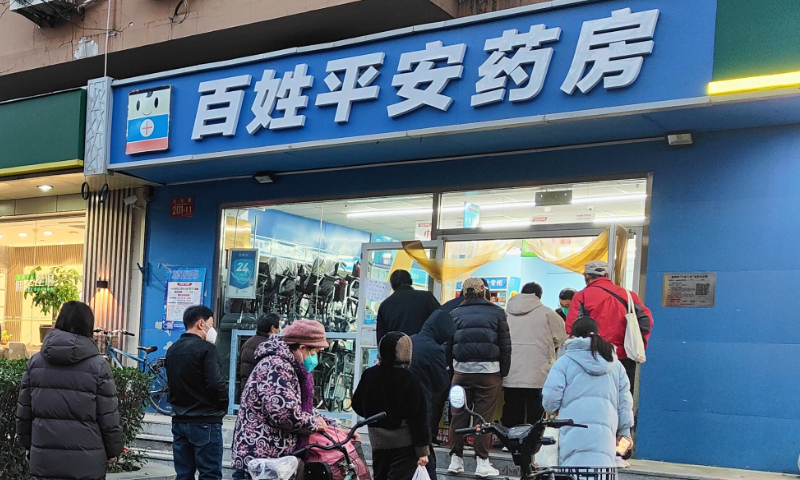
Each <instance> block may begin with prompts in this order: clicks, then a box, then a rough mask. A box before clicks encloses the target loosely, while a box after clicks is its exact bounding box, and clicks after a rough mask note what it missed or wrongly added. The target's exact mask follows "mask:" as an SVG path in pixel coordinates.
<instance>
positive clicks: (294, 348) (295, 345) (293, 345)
mask: <svg viewBox="0 0 800 480" xmlns="http://www.w3.org/2000/svg"><path fill="white" fill-rule="evenodd" d="M298 348H300V344H299V343H290V344H289V350H291V351H292V352H296V351H297V349H298Z"/></svg>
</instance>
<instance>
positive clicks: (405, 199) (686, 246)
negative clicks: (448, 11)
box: [88, 0, 800, 471]
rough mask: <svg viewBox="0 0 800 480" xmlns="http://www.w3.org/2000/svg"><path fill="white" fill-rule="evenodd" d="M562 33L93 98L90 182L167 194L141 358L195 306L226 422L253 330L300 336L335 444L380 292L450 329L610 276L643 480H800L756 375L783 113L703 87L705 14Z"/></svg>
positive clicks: (248, 70) (276, 67)
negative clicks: (629, 346) (219, 375)
mask: <svg viewBox="0 0 800 480" xmlns="http://www.w3.org/2000/svg"><path fill="white" fill-rule="evenodd" d="M559 5H560V6H559V7H552V6H551V5H550V4H549V3H546V4H542V5H538V6H531V7H525V8H521V9H514V10H509V11H507V12H502V13H497V14H490V15H486V16H479V17H474V18H468V19H460V20H455V21H452V22H444V23H441V24H435V25H424V26H420V27H415V28H407V29H403V30H399V31H392V32H386V33H384V34H380V35H374V36H369V37H364V38H358V39H353V40H348V41H343V42H337V43H334V44H329V45H320V46H314V47H304V48H299V49H290V50H286V51H280V52H274V53H269V54H265V55H261V56H257V57H249V58H244V59H241V60H237V61H232V62H225V63H221V64H213V65H201V66H197V67H193V68H187V69H183V70H180V71H174V72H164V73H163V74H158V75H152V76H148V77H143V78H133V79H124V80H111V79H99V80H97V81H96V82H94V83H93V85H94V86H95V88H90V90H89V92H90V97H91V96H92V95H96V96H100V97H103V96H105V98H107V99H109V100H113V101H109V102H107V103H108V104H112V103H113V105H114V106H115V108H114V109H113V111H108V112H106V116H105V117H104V121H105V122H107V125H109V126H108V127H107V129H106V134H107V135H109V138H108V144H109V145H110V149H109V151H108V156H107V158H106V161H105V162H104V164H103V165H95V166H94V167H93V169H92V171H89V172H88V173H93V174H102V173H105V172H108V171H113V172H124V173H126V174H129V175H133V176H136V177H139V178H142V179H145V180H147V181H150V182H154V183H156V184H159V185H161V186H158V187H156V188H155V192H154V199H153V201H152V202H151V203H150V204H149V205H148V215H147V233H146V236H147V248H146V252H145V262H144V265H142V271H143V272H144V293H143V298H142V311H143V320H142V332H141V342H142V344H145V345H156V346H158V347H159V348H160V349H165V348H169V346H170V345H171V344H172V343H173V342H175V341H176V340H177V338H178V337H179V336H180V334H181V333H182V330H183V327H182V325H181V322H180V319H181V313H182V311H183V308H185V306H186V305H189V304H193V303H199V302H202V303H205V304H206V305H209V306H210V307H212V308H213V309H214V311H215V313H216V316H215V318H216V319H217V322H218V324H219V330H220V337H219V340H218V345H217V346H218V349H219V352H220V357H221V359H222V361H223V369H224V370H225V371H226V374H227V375H228V376H229V381H230V390H231V393H232V399H233V402H232V403H234V404H235V403H238V402H236V397H237V393H238V392H237V385H236V384H237V381H236V360H237V358H236V357H237V355H238V348H239V345H240V344H241V342H243V341H244V340H245V339H246V338H247V336H248V335H252V333H253V332H252V330H253V329H254V321H255V318H257V317H258V316H259V315H261V314H263V313H268V312H275V313H278V314H280V315H281V316H282V318H283V319H284V321H285V322H286V323H290V322H292V321H293V320H295V319H297V318H312V319H316V320H318V321H320V322H321V323H323V324H324V326H325V328H326V331H327V332H329V333H328V338H329V341H330V342H331V345H332V346H331V348H330V349H329V350H328V351H326V352H324V354H323V355H322V358H321V364H320V366H319V367H318V368H317V369H316V370H315V382H316V391H315V403H316V404H317V406H318V407H319V408H321V409H325V410H327V411H328V412H329V413H330V414H331V415H334V416H339V417H341V418H351V416H352V413H351V409H350V395H351V392H352V389H353V385H354V384H355V383H357V381H358V376H359V374H360V372H361V370H362V369H363V368H366V367H368V366H369V365H371V364H373V363H374V362H375V361H376V355H375V333H374V322H375V314H376V311H377V307H378V305H379V304H380V302H381V301H382V300H383V299H385V298H386V297H387V296H388V295H389V294H391V288H390V287H389V286H388V283H387V279H388V276H389V274H390V273H391V272H392V271H393V270H396V269H398V268H403V269H407V270H409V271H410V272H411V274H412V278H413V280H414V286H415V288H419V289H427V290H430V291H431V292H433V294H434V295H435V296H436V297H437V298H438V299H439V300H440V301H441V302H442V303H444V302H445V301H447V300H450V299H452V298H454V297H455V296H456V295H457V294H458V292H459V291H460V284H461V282H462V281H463V280H464V279H465V278H467V277H469V276H480V277H482V278H485V279H486V280H487V282H489V286H490V290H491V292H492V301H494V302H496V303H497V304H498V305H501V306H503V305H505V302H506V301H507V300H508V298H510V297H512V296H513V295H516V294H517V293H518V292H519V290H520V288H521V286H522V285H524V284H525V283H527V282H531V281H536V282H537V283H540V284H541V285H542V286H543V287H544V297H543V301H544V303H545V304H547V305H549V306H550V307H553V308H557V307H558V305H559V301H558V293H559V292H560V291H561V290H562V289H564V288H575V289H580V288H582V287H583V283H582V282H583V279H582V276H581V275H580V274H579V273H578V272H580V271H581V270H580V269H581V267H582V265H583V264H584V263H586V261H588V260H591V259H597V258H603V259H607V260H608V261H609V262H610V263H611V264H613V270H614V280H615V281H616V282H617V283H619V284H622V285H625V286H626V287H627V288H629V289H632V290H634V291H637V292H639V294H640V295H642V296H643V298H645V301H646V303H647V304H648V305H649V306H650V308H652V310H653V313H654V317H655V327H654V331H653V335H652V339H651V343H650V346H649V350H648V361H647V363H646V364H644V365H643V366H642V368H641V374H640V379H641V380H640V382H639V385H638V386H637V392H636V395H637V398H638V408H639V415H638V420H639V425H638V429H637V442H638V448H637V456H638V457H639V458H643V459H652V460H663V461H671V462H680V463H693V464H705V465H720V466H730V467H742V468H755V469H762V470H776V471H789V470H790V469H791V468H794V466H795V465H796V458H797V453H798V452H797V450H798V445H797V443H798V440H797V439H796V438H794V437H791V436H790V435H788V434H787V432H793V431H798V428H797V427H800V425H798V423H800V422H799V420H798V417H797V415H795V414H792V413H791V412H794V411H796V409H794V408H793V406H792V404H791V403H790V400H789V399H791V398H796V396H797V393H798V392H797V386H796V385H797V384H798V382H794V381H793V382H786V381H785V380H784V376H783V375H785V373H781V374H779V373H778V371H779V370H780V369H778V368H776V364H780V365H783V366H785V368H786V369H789V370H791V369H792V368H794V367H791V365H795V364H796V363H797V362H796V361H794V359H795V358H796V355H797V353H798V351H797V344H798V343H800V334H795V333H792V330H793V329H786V328H784V327H785V325H784V324H783V323H782V320H783V319H782V318H779V317H781V315H779V314H778V312H775V311H771V310H774V309H771V308H768V307H769V305H774V304H775V303H776V302H779V301H781V300H780V299H781V297H782V296H784V295H787V296H788V295H792V293H791V284H792V283H793V280H792V277H791V276H788V275H787V273H785V272H787V271H788V270H791V269H794V268H800V257H798V256H797V255H796V254H795V253H792V251H791V250H789V251H787V247H786V246H785V245H786V244H787V243H790V241H791V239H792V238H795V237H797V235H798V232H800V220H797V216H796V215H792V214H791V213H790V212H791V210H790V206H791V205H792V204H793V203H794V201H796V200H797V199H796V198H795V197H797V196H798V194H797V193H796V190H797V189H796V188H795V187H794V185H795V184H796V183H794V182H796V181H797V180H800V167H799V166H798V165H797V164H796V162H795V161H793V160H792V158H794V155H793V152H796V151H797V150H798V149H800V140H798V139H800V135H798V128H797V127H796V126H792V124H794V123H798V122H800V116H799V115H798V113H797V112H798V111H800V109H798V108H796V107H797V104H798V103H800V102H799V101H798V97H797V94H796V92H791V91H784V90H774V91H770V92H768V93H767V94H764V93H738V92H737V93H730V92H732V90H726V88H732V87H729V86H728V87H726V84H725V83H724V82H723V83H716V81H717V80H725V79H719V78H716V77H715V73H714V72H715V69H716V68H718V67H717V65H716V64H715V48H719V45H720V43H721V40H720V38H719V35H718V32H717V30H716V29H715V27H714V26H715V25H716V22H717V18H718V16H719V14H720V12H719V11H718V6H717V2H715V1H713V0H702V1H697V0H669V1H665V0H624V1H623V0H609V1H591V2H589V1H573V2H560V4H559ZM715 37H716V38H715ZM722 40H724V39H722ZM798 69H800V66H798ZM710 84H711V85H712V87H715V88H718V89H720V90H719V95H716V96H710V95H709V93H708V92H709V89H710V86H709V85H710ZM781 205H783V207H782V206H781ZM412 242H413V243H412ZM796 264H797V266H795V265H796ZM787 330H789V331H787ZM776 338H781V339H782V340H781V345H777V344H775V341H776V340H775V339H776ZM787 342H788V343H787ZM795 373H796V372H795ZM232 408H233V409H235V407H232ZM741 432H748V433H747V435H746V438H745V436H743V435H741ZM753 438H759V439H763V440H762V441H761V442H760V443H757V444H752V442H750V441H749V440H748V439H753ZM689 445H691V447H688V446H689Z"/></svg>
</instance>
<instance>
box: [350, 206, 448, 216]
mask: <svg viewBox="0 0 800 480" xmlns="http://www.w3.org/2000/svg"><path fill="white" fill-rule="evenodd" d="M461 209H462V210H463V207H462V208H461ZM432 213H433V209H431V208H406V209H402V210H367V211H366V212H353V213H348V214H347V218H375V217H402V216H405V215H431V214H432Z"/></svg>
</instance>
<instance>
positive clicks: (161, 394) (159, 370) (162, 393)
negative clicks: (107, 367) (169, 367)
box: [94, 328, 172, 415]
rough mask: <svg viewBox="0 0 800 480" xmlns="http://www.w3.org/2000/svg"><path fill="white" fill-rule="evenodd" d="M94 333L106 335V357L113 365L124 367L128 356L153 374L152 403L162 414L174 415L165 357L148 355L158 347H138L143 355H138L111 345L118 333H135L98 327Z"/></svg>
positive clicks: (150, 397)
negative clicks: (170, 402)
mask: <svg viewBox="0 0 800 480" xmlns="http://www.w3.org/2000/svg"><path fill="white" fill-rule="evenodd" d="M94 333H102V334H103V335H104V339H103V341H104V344H105V357H106V359H107V360H108V361H109V363H111V365H113V366H116V367H119V368H122V367H124V366H125V365H124V364H123V363H122V360H123V359H125V358H128V359H130V360H133V361H135V362H136V364H137V368H138V369H139V370H140V371H142V372H144V373H149V374H150V375H152V378H153V381H152V383H151V384H150V395H149V397H148V398H149V399H150V404H151V405H152V406H153V408H154V409H155V410H156V411H157V412H158V413H160V414H162V415H172V406H171V405H170V404H169V399H168V396H169V384H168V383H167V371H166V369H165V368H164V362H165V359H164V357H158V358H156V359H149V358H148V356H149V355H150V354H151V353H153V352H155V351H157V350H158V347H141V346H139V347H136V349H137V350H138V351H139V352H140V354H141V355H142V356H140V357H137V356H135V355H132V354H130V353H128V352H125V351H122V350H120V349H119V348H117V347H114V346H113V345H111V339H112V338H113V337H114V336H116V335H127V336H129V337H135V335H134V334H132V333H130V332H127V331H125V330H111V331H109V330H105V329H102V328H96V329H95V330H94Z"/></svg>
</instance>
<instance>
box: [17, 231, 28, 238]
mask: <svg viewBox="0 0 800 480" xmlns="http://www.w3.org/2000/svg"><path fill="white" fill-rule="evenodd" d="M19 236H20V237H27V236H28V234H27V233H25V232H21V233H20V234H19Z"/></svg>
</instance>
